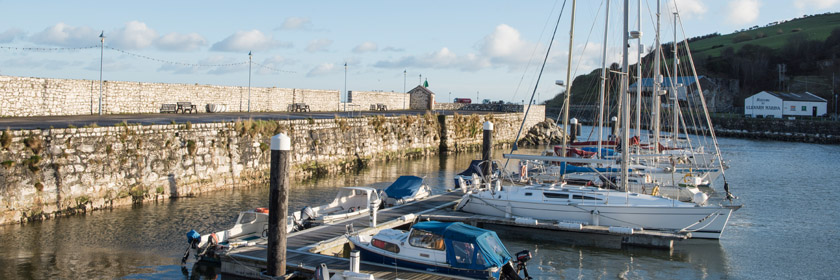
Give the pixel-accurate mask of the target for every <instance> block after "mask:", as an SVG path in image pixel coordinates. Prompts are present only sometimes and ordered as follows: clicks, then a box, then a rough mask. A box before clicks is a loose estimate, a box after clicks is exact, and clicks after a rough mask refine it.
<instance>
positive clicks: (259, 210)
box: [254, 207, 268, 214]
mask: <svg viewBox="0 0 840 280" xmlns="http://www.w3.org/2000/svg"><path fill="white" fill-rule="evenodd" d="M254 212H257V213H265V214H268V208H265V207H259V208H257V209H255V210H254Z"/></svg>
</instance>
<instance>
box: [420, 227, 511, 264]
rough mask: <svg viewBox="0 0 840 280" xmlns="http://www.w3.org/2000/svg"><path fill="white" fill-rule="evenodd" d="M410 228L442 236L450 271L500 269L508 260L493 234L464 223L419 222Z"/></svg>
mask: <svg viewBox="0 0 840 280" xmlns="http://www.w3.org/2000/svg"><path fill="white" fill-rule="evenodd" d="M412 228H415V229H420V230H425V231H428V232H431V233H434V234H437V235H441V236H443V239H444V243H445V244H446V261H447V262H448V263H449V265H451V266H452V267H456V268H463V269H474V270H485V269H488V268H491V267H502V266H504V265H505V264H506V263H507V262H508V261H510V260H511V258H512V257H511V255H510V253H508V250H507V248H505V245H503V244H502V241H501V240H499V236H498V235H496V232H493V231H490V230H486V229H480V228H477V227H474V226H469V225H466V224H464V223H460V222H456V223H444V222H436V221H429V222H419V223H417V224H415V225H414V226H412Z"/></svg>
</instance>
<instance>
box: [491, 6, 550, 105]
mask: <svg viewBox="0 0 840 280" xmlns="http://www.w3.org/2000/svg"><path fill="white" fill-rule="evenodd" d="M558 1H559V0H558ZM558 1H554V5H553V6H551V12H549V13H548V14H549V15H550V14H553V13H554V9H555V8H557V2H558ZM563 5H564V6H565V5H566V2H565V1H564V2H563ZM560 13H561V15H562V13H563V12H562V11H561V12H560ZM550 22H551V18H550V17H549V18H546V19H545V23H544V24H543V28H542V31H540V36H539V39H537V40H538V41H542V37H543V34H545V28H546V27H548V23H550ZM538 48H539V44H534V49H533V50H531V55H530V56H528V63H526V64H525V70H524V71H522V76H521V77H520V78H519V83H517V84H516V89H515V90H514V91H513V96H512V97H511V98H512V99H511V100H516V95H517V94H519V88H520V86H522V82H523V81H524V80H525V75H527V74H528V68H531V62H533V61H534V55H535V54H536V53H537V49H538ZM476 102H478V100H476Z"/></svg>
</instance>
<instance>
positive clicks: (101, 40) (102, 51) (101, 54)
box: [99, 30, 105, 116]
mask: <svg viewBox="0 0 840 280" xmlns="http://www.w3.org/2000/svg"><path fill="white" fill-rule="evenodd" d="M104 57H105V31H104V30H103V31H102V33H99V115H100V116H101V115H102V59H103V58H104Z"/></svg>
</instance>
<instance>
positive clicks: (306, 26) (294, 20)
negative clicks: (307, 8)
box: [277, 17, 312, 30]
mask: <svg viewBox="0 0 840 280" xmlns="http://www.w3.org/2000/svg"><path fill="white" fill-rule="evenodd" d="M277 29H280V30H312V21H310V20H309V18H305V17H288V18H286V20H284V21H283V25H281V26H280V27H278V28H277Z"/></svg>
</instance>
